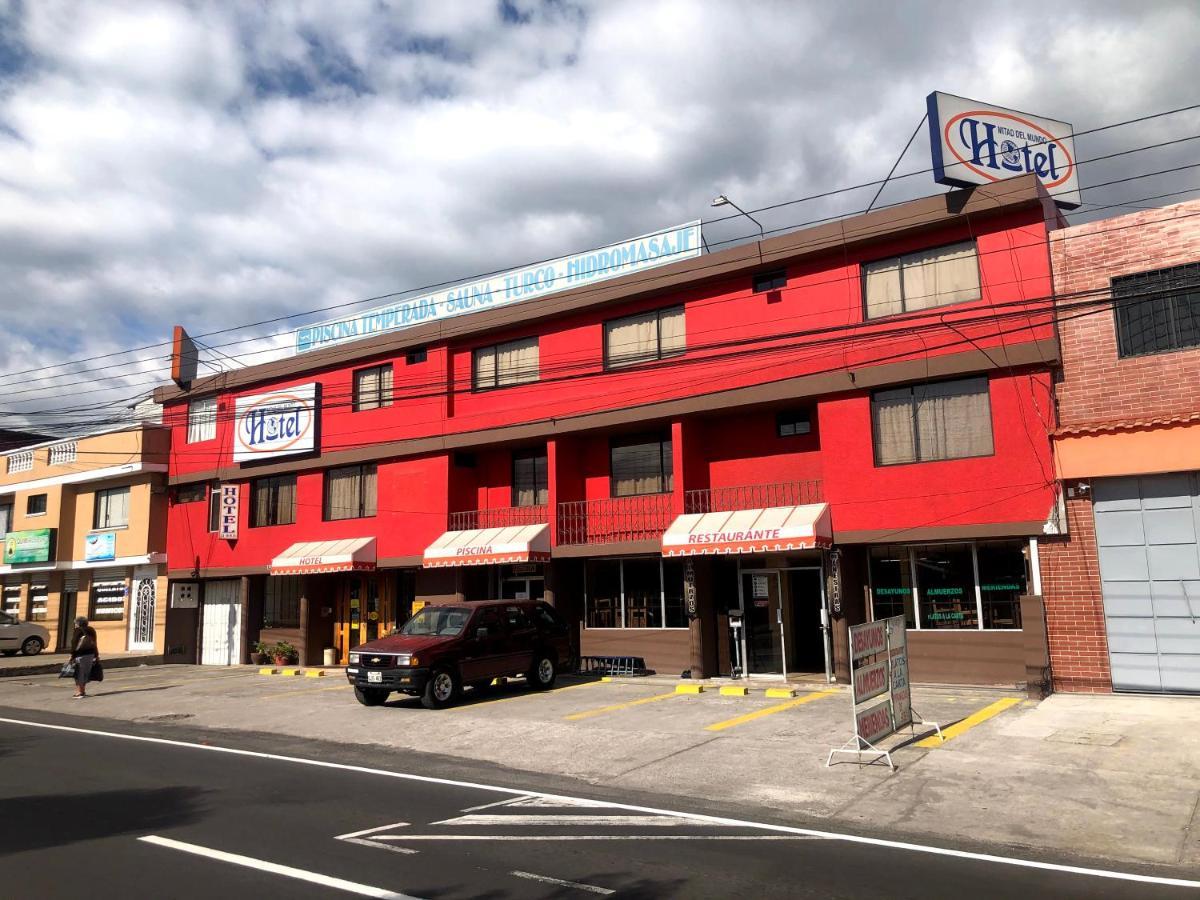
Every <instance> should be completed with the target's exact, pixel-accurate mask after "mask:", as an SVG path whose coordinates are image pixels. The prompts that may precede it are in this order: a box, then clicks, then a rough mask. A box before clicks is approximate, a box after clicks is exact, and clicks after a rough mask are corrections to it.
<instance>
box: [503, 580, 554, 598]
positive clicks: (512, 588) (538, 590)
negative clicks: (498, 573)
mask: <svg viewBox="0 0 1200 900" xmlns="http://www.w3.org/2000/svg"><path fill="white" fill-rule="evenodd" d="M545 596H546V578H545V576H543V575H529V576H522V575H518V576H515V577H509V578H504V579H502V580H501V582H500V599H501V600H541V599H542V598H543V597H545Z"/></svg>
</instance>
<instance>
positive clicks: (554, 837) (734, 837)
mask: <svg viewBox="0 0 1200 900" xmlns="http://www.w3.org/2000/svg"><path fill="white" fill-rule="evenodd" d="M354 840H358V838H354ZM371 840H373V841H405V842H407V841H824V840H828V838H825V837H820V836H816V835H811V834H380V835H376V836H375V837H373V838H371Z"/></svg>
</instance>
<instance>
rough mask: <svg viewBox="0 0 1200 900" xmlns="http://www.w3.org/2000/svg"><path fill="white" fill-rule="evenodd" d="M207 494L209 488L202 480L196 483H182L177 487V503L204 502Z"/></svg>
mask: <svg viewBox="0 0 1200 900" xmlns="http://www.w3.org/2000/svg"><path fill="white" fill-rule="evenodd" d="M207 495H208V488H207V487H206V486H205V484H204V482H202V481H200V482H196V483H195V484H181V485H179V487H177V488H175V502H176V503H203V502H204V498H205V497H206V496H207Z"/></svg>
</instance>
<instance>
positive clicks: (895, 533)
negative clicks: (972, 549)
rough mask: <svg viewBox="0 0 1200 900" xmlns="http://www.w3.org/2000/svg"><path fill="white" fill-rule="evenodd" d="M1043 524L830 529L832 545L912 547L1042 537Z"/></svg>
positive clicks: (1009, 523) (998, 523)
mask: <svg viewBox="0 0 1200 900" xmlns="http://www.w3.org/2000/svg"><path fill="white" fill-rule="evenodd" d="M1044 524H1045V523H1044V522H991V523H987V524H983V525H932V526H927V527H925V528H879V529H873V530H871V531H838V530H837V529H836V528H835V529H834V530H833V542H834V543H835V544H839V545H841V544H911V543H913V542H914V541H969V540H987V539H988V538H1000V537H1043V536H1044V534H1043V532H1042V526H1043V525H1044Z"/></svg>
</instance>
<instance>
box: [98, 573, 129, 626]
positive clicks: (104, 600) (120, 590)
mask: <svg viewBox="0 0 1200 900" xmlns="http://www.w3.org/2000/svg"><path fill="white" fill-rule="evenodd" d="M127 593H129V589H128V586H127V585H126V584H125V576H124V574H115V575H107V574H105V573H100V572H97V573H96V575H95V576H94V577H93V579H92V590H91V600H92V610H91V615H90V616H88V618H90V619H93V620H95V621H102V620H105V619H123V618H125V595H126V594H127Z"/></svg>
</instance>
